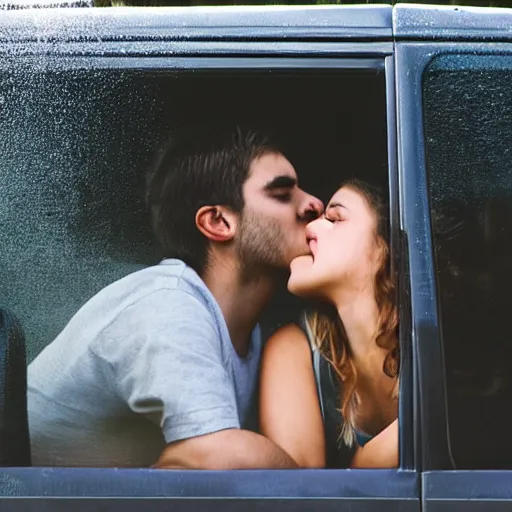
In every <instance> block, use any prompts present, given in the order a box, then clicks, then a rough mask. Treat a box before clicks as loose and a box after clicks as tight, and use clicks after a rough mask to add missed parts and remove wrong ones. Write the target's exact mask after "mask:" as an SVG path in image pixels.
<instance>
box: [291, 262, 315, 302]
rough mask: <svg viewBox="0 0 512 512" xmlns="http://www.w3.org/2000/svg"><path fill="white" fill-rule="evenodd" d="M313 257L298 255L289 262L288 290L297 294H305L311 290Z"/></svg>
mask: <svg viewBox="0 0 512 512" xmlns="http://www.w3.org/2000/svg"><path fill="white" fill-rule="evenodd" d="M312 266H313V257H312V256H310V255H307V256H299V257H297V258H295V259H294V260H293V261H292V262H291V264H290V277H289V279H288V291H289V292H290V293H293V294H294V295H298V296H307V295H309V293H310V292H311V285H312V284H313V283H312V280H311V277H312V276H310V274H311V267H312Z"/></svg>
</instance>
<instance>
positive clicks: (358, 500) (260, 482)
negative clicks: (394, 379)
mask: <svg viewBox="0 0 512 512" xmlns="http://www.w3.org/2000/svg"><path fill="white" fill-rule="evenodd" d="M132 12H134V17H135V18H136V10H133V11H132ZM347 12H348V11H347ZM366 12H369V11H368V10H366ZM136 21H137V20H136V19H134V20H133V24H134V25H136V24H137V23H136ZM123 23H126V20H125V21H124V22H123ZM142 26H143V25H142ZM277 28H279V27H277ZM206 29H207V27H206ZM206 29H205V28H204V27H203V28H201V30H203V31H204V30H206ZM120 30H121V29H120ZM260 30H261V28H260ZM158 33H163V34H164V33H165V30H164V29H163V28H162V27H161V26H159V27H158ZM313 35H314V34H313V33H310V34H306V36H307V37H304V38H303V40H300V38H299V39H298V40H296V41H287V40H286V39H284V38H283V39H282V40H276V41H265V40H254V41H246V40H241V41H233V40H222V38H218V37H217V36H216V37H214V38H212V40H208V41H205V40H201V38H198V39H197V40H192V41H185V42H184V41H169V40H168V38H167V39H166V37H164V36H162V38H161V40H155V38H154V37H153V38H152V39H151V40H148V41H147V42H145V41H141V40H140V39H136V40H135V41H125V40H123V39H122V38H120V39H119V40H116V39H115V37H111V38H110V39H109V38H108V37H105V38H103V39H102V40H100V41H99V42H98V41H91V40H90V38H85V39H83V40H82V39H80V38H79V39H77V40H71V41H68V42H65V43H62V44H57V45H56V44H55V41H50V42H44V41H43V42H41V41H37V40H34V38H32V37H28V38H25V39H24V40H23V38H21V39H20V41H18V42H17V43H12V42H1V43H0V58H1V57H2V55H3V56H6V55H7V59H6V60H7V61H8V60H9V58H10V53H9V52H10V50H9V45H10V44H11V45H14V44H16V52H18V54H19V52H20V51H22V53H23V59H24V61H23V65H27V66H30V65H33V61H32V63H31V59H35V60H37V59H38V55H44V59H45V62H46V63H47V64H48V63H51V61H52V59H56V60H58V62H59V66H60V69H64V68H65V67H67V68H74V67H78V68H81V67H84V66H86V67H87V66H90V67H93V68H96V67H107V68H112V67H117V66H121V67H122V66H125V65H127V63H128V64H129V65H130V66H134V67H137V68H140V67H146V68H147V67H151V68H156V67H160V68H162V67H165V68H172V69H202V70H207V69H216V70H219V69H229V70H231V69H247V68H250V69H260V70H261V69H269V70H271V69H276V68H279V69H300V68H301V67H307V68H308V69H311V68H315V69H321V68H323V67H328V68H332V67H336V66H338V67H351V68H352V69H354V68H358V69H368V70H372V69H376V67H382V69H383V70H384V72H385V73H386V95H387V102H388V104H387V113H388V119H387V126H388V153H389V179H390V191H391V202H392V223H393V224H395V222H396V220H397V219H398V218H399V211H400V207H399V200H400V198H399V193H398V191H399V189H398V172H397V137H396V116H395V73H394V57H393V43H392V41H391V40H390V39H389V40H376V41H373V42H372V41H363V40H362V39H361V36H360V37H359V40H357V38H355V40H351V38H350V37H347V38H346V40H344V41H332V40H331V41H328V40H326V41H308V38H309V37H310V36H311V37H312V36H313ZM370 35H371V34H370ZM273 37H275V36H273ZM365 37H369V35H368V34H366V36H365ZM235 39H236V38H235ZM363 39H364V37H363ZM377 39H378V38H377ZM16 52H15V53H16ZM298 55H300V57H299V56H298ZM11 56H12V55H11ZM129 59H132V60H131V62H128V60H129ZM6 60H4V63H5V62H6ZM393 219H395V220H393ZM392 228H393V226H392ZM395 231H396V230H395ZM392 244H393V251H395V255H396V251H401V249H402V246H401V242H400V238H399V236H398V235H396V236H395V235H394V236H393V240H392ZM398 259H399V260H403V258H398ZM400 290H401V294H402V298H403V299H404V300H408V296H409V294H410V292H409V291H408V289H407V286H406V284H405V281H404V282H403V283H401V285H400ZM403 308H404V309H403V310H404V311H405V312H407V311H408V310H409V309H408V306H407V307H406V305H404V306H403ZM404 325H406V324H405V323H404ZM401 335H405V336H406V338H407V339H409V336H408V335H407V333H405V334H404V330H403V328H402V332H401ZM408 347H409V345H408V344H407V347H406V348H405V350H404V355H405V357H402V361H401V371H402V378H401V383H400V392H401V396H403V397H404V399H403V400H402V399H401V402H400V468H399V469H397V470H287V471H281V470H257V471H256V470H254V471H253V470H249V471H208V472H202V471H178V470H172V471H163V470H151V469H133V470H132V469H66V468H5V469H3V470H2V471H1V472H0V488H2V496H1V497H0V506H1V507H2V510H4V511H10V510H15V509H16V510H18V509H19V507H23V509H24V510H36V509H38V510H39V509H40V507H41V506H45V507H46V509H48V510H67V509H68V508H69V507H70V506H73V507H74V508H75V509H76V510H77V512H78V511H82V510H92V509H93V508H94V509H95V510H96V509H97V508H98V507H100V508H103V507H104V508H108V509H109V510H114V511H115V510H119V511H121V510H122V511H123V512H126V511H127V510H132V509H133V510H135V509H138V507H140V506H144V507H149V508H150V509H151V510H164V508H165V509H167V508H168V507H169V506H172V507H173V508H174V509H175V510H186V511H189V510H194V511H196V510H209V509H211V508H212V506H213V507H216V506H221V507H223V509H225V510H235V508H239V507H240V506H243V507H244V508H245V509H247V510H248V511H259V510H263V509H265V510H268V509H269V508H271V509H274V510H282V511H285V510H294V511H295V510H318V508H319V507H320V508H321V509H323V510H325V511H328V510H337V511H343V510H351V511H359V510H361V511H362V510H365V511H370V510H378V511H382V512H385V511H387V510H389V511H391V510H397V509H399V510H402V511H411V512H413V511H414V512H416V511H419V509H420V491H419V474H418V472H417V466H416V459H415V458H414V453H413V450H412V449H411V448H412V446H413V445H414V444H415V443H416V440H415V437H414V436H415V435H416V433H417V432H416V431H414V430H413V418H412V401H413V395H412V393H411V390H412V388H413V383H412V379H413V361H412V353H411V352H410V351H408V350H407V349H408Z"/></svg>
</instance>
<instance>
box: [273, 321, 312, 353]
mask: <svg viewBox="0 0 512 512" xmlns="http://www.w3.org/2000/svg"><path fill="white" fill-rule="evenodd" d="M264 353H265V356H266V357H276V356H287V357H296V358H297V357H304V358H307V359H308V360H309V359H310V358H311V349H310V347H309V341H308V339H307V337H306V334H305V333H304V331H303V330H302V329H301V328H300V327H299V326H298V325H296V324H293V323H290V324H287V325H284V326H283V327H280V328H279V329H278V330H277V331H276V332H275V333H274V334H273V335H272V336H271V337H270V338H269V339H268V341H267V342H266V343H265V349H264Z"/></svg>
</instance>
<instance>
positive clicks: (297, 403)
mask: <svg viewBox="0 0 512 512" xmlns="http://www.w3.org/2000/svg"><path fill="white" fill-rule="evenodd" d="M385 213H386V212H385V208H384V204H383V202H382V201H381V199H380V198H379V196H378V195H377V194H376V193H375V191H373V189H371V187H369V186H368V185H366V184H364V183H362V182H360V181H356V180H353V181H350V182H347V183H345V184H344V185H343V186H342V187H341V188H340V189H339V190H338V191H337V192H336V193H335V194H334V196H333V197H332V199H331V201H330V202H329V204H328V205H327V208H326V209H325V213H324V215H323V216H322V217H321V218H319V219H317V220H315V221H313V222H311V223H310V224H309V225H308V228H307V231H306V232H307V238H308V243H309V246H310V249H311V255H309V256H300V257H298V258H296V259H295V260H293V261H292V264H291V275H290V279H289V281H288V289H289V290H290V291H291V292H292V293H294V294H296V295H299V296H301V297H307V298H310V299H315V300H316V301H318V303H320V304H322V305H321V306H320V307H319V308H318V309H316V310H315V311H314V312H312V313H307V314H305V315H304V317H303V318H302V319H301V321H300V322H299V323H298V324H297V325H295V324H290V325H287V326H284V327H282V328H281V329H279V330H278V331H277V332H276V333H275V334H274V335H273V336H272V337H271V338H270V340H269V341H268V342H267V344H266V348H265V351H264V354H263V360H262V373H261V389H260V392H261V394H260V422H261V424H260V427H261V432H262V434H263V435H265V436H267V437H268V438H269V439H271V440H272V441H274V442H275V443H277V444H278V445H279V446H281V447H282V448H283V449H284V450H285V451H286V452H287V453H288V454H289V455H290V456H291V457H292V458H293V459H294V460H295V462H296V463H297V464H298V465H299V466H301V467H308V468H323V467H338V468H339V467H361V468H386V467H396V466H397V465H398V424H397V415H398V369H399V346H398V337H397V328H398V314H397V308H396V304H395V293H394V292H395V287H394V282H393V279H392V276H391V273H390V256H389V245H388V242H387V216H386V214H385Z"/></svg>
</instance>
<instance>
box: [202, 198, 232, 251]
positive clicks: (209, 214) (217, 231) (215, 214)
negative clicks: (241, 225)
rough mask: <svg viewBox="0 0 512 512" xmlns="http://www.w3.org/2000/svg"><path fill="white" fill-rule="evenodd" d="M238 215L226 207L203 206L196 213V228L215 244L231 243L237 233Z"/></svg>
mask: <svg viewBox="0 0 512 512" xmlns="http://www.w3.org/2000/svg"><path fill="white" fill-rule="evenodd" d="M237 224H238V217H237V215H236V214H235V213H234V212H233V211H231V210H230V209H229V208H226V207H225V206H202V207H201V208H199V210H197V213H196V226H197V229H199V231H201V233H202V234H203V235H204V236H205V237H206V238H208V239H209V240H213V241H214V242H229V241H230V240H232V239H233V237H234V236H235V233H236V229H237Z"/></svg>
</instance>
